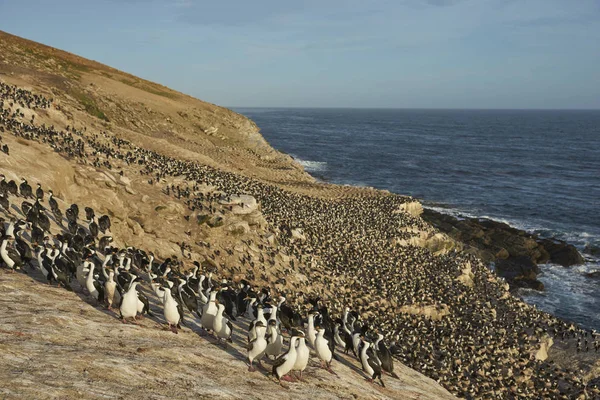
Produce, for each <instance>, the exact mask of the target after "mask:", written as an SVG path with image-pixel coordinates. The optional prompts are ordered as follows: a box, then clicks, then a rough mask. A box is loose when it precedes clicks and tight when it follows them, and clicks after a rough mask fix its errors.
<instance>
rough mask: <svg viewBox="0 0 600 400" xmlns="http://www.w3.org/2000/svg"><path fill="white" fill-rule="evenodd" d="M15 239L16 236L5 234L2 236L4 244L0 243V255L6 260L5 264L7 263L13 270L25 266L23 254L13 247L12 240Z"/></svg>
mask: <svg viewBox="0 0 600 400" xmlns="http://www.w3.org/2000/svg"><path fill="white" fill-rule="evenodd" d="M14 239H15V238H14V237H13V236H9V235H5V236H4V237H3V238H2V244H0V257H1V258H2V261H4V264H6V266H7V267H8V268H10V270H11V271H15V270H19V269H21V267H22V266H23V261H22V260H21V256H20V255H19V253H18V252H17V251H16V250H15V249H14V248H13V247H12V241H13V240H14ZM9 242H10V243H11V246H10V247H9V246H8V245H9Z"/></svg>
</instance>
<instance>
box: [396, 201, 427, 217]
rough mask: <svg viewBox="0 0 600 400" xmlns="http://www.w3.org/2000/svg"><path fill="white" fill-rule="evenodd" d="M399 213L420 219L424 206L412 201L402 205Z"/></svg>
mask: <svg viewBox="0 0 600 400" xmlns="http://www.w3.org/2000/svg"><path fill="white" fill-rule="evenodd" d="M398 212H405V213H407V214H410V215H412V216H414V217H418V216H420V215H421V214H422V213H423V206H422V205H421V203H419V202H418V201H410V202H407V203H402V204H401V205H400V209H399V210H397V211H396V213H398Z"/></svg>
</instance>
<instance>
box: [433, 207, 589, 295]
mask: <svg viewBox="0 0 600 400" xmlns="http://www.w3.org/2000/svg"><path fill="white" fill-rule="evenodd" d="M422 217H423V219H424V220H425V221H427V222H429V223H430V224H432V225H433V226H435V227H436V228H437V229H439V230H440V231H441V232H444V233H446V234H447V235H448V236H450V237H451V238H452V239H454V240H456V241H457V242H460V246H461V249H462V250H463V251H466V252H468V253H470V254H474V255H476V256H477V257H478V258H479V259H481V260H482V261H484V262H486V263H488V264H490V263H493V264H494V268H495V271H496V273H497V274H498V275H499V276H501V277H503V278H505V279H506V280H507V282H508V283H509V284H510V285H511V287H513V288H519V287H527V288H531V289H536V290H544V285H543V283H542V282H540V281H539V280H537V275H538V274H539V273H540V269H539V267H538V265H539V264H546V263H553V264H558V265H562V266H563V267H570V266H573V265H578V264H582V263H583V262H584V259H583V257H582V255H581V254H580V253H579V251H578V250H577V248H575V246H573V245H571V244H568V243H565V242H563V241H560V240H555V239H548V238H540V237H538V236H537V235H534V234H531V233H528V232H525V231H523V230H520V229H516V228H513V227H511V226H509V225H508V224H505V223H503V222H498V221H493V220H490V219H485V218H468V217H460V218H457V217H454V216H452V215H448V214H443V213H440V212H438V211H434V210H431V209H427V208H426V209H424V211H423V214H422Z"/></svg>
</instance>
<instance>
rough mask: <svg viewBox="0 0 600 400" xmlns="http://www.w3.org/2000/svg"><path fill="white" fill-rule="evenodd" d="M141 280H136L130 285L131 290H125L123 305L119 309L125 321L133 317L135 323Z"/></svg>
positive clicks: (122, 319)
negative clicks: (138, 287) (138, 289)
mask: <svg viewBox="0 0 600 400" xmlns="http://www.w3.org/2000/svg"><path fill="white" fill-rule="evenodd" d="M138 284H139V282H138V281H137V280H134V281H133V282H132V283H131V285H130V286H129V290H128V291H127V292H125V294H124V295H123V298H122V299H121V306H120V307H119V311H120V313H121V321H122V322H123V323H125V322H126V321H125V319H126V318H131V319H133V321H134V322H133V323H134V324H135V317H136V315H137V310H138V301H139V300H138V294H137V285H138Z"/></svg>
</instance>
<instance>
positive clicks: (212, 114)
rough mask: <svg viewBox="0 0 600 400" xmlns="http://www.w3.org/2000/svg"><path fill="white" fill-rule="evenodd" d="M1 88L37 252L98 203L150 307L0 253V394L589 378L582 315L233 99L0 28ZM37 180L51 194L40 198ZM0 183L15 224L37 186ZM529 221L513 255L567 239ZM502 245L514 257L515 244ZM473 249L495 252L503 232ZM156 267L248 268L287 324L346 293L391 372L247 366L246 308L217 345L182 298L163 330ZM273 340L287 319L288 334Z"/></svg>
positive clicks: (468, 388) (232, 394)
mask: <svg viewBox="0 0 600 400" xmlns="http://www.w3.org/2000/svg"><path fill="white" fill-rule="evenodd" d="M0 89H1V90H0V94H1V97H2V98H1V102H0V106H1V107H0V137H1V143H0V145H1V146H2V148H3V149H4V150H5V151H4V150H3V152H1V153H0V173H2V174H3V175H4V176H5V178H6V179H5V181H6V182H8V183H6V185H9V181H14V182H17V183H14V182H13V183H14V184H15V185H18V184H19V183H20V182H23V181H28V182H29V183H30V184H31V185H32V186H34V190H35V185H36V184H37V183H39V184H40V185H41V188H42V189H43V190H44V191H45V193H46V197H45V198H44V199H43V200H42V201H40V203H39V204H40V206H41V207H43V210H41V211H39V215H38V216H37V217H36V218H38V217H39V218H41V220H43V221H48V229H47V230H46V231H44V232H43V235H46V236H47V240H46V238H43V239H41V238H39V239H38V240H37V241H36V240H33V236H34V235H38V236H39V231H37V232H36V231H35V230H34V226H33V225H34V224H33V223H32V222H31V221H30V223H29V224H25V225H23V226H22V230H23V232H24V233H20V234H19V235H21V239H23V241H25V242H26V243H29V244H30V245H31V246H32V247H34V248H35V249H39V248H40V247H42V248H43V249H44V251H48V252H49V253H52V252H53V251H58V250H57V248H58V249H63V247H64V246H65V243H66V244H67V246H66V248H67V250H65V251H66V252H68V253H69V254H71V255H73V257H75V258H76V257H81V254H79V255H78V254H76V253H77V252H75V254H74V253H73V248H79V246H78V245H77V243H80V241H81V240H82V239H81V238H86V239H85V240H88V239H89V238H88V233H90V234H91V230H92V228H91V227H90V226H89V225H88V222H86V221H84V220H83V217H81V218H80V219H79V220H78V221H77V220H76V219H75V221H73V208H72V206H70V205H72V204H77V205H78V207H79V209H80V210H82V214H83V210H84V208H85V207H91V208H93V209H94V210H95V212H96V214H97V215H103V216H109V217H110V220H111V221H112V225H111V226H110V227H109V229H108V230H107V231H106V233H104V234H103V235H99V236H98V237H97V238H93V237H92V238H91V239H89V240H88V242H89V243H88V247H90V248H93V249H96V251H97V254H98V257H99V258H101V259H103V260H104V261H106V259H107V258H108V254H111V252H113V253H112V254H120V255H122V258H121V260H124V259H125V258H126V257H130V259H134V260H135V262H133V264H134V265H133V266H132V267H131V271H134V272H135V274H137V276H138V277H139V278H140V286H139V288H140V292H141V293H143V294H145V295H146V296H147V298H148V299H149V304H148V308H149V310H150V311H151V313H152V315H150V314H147V315H146V317H145V318H144V319H143V320H141V321H139V322H138V325H130V324H123V323H121V321H120V320H119V312H118V310H117V312H114V311H111V310H109V309H107V307H106V305H105V304H104V303H102V302H100V301H98V298H97V297H94V295H93V293H94V292H93V287H92V286H89V288H91V289H92V290H86V288H84V287H83V286H82V285H80V284H79V282H78V280H77V279H75V278H73V279H69V277H65V276H63V277H62V278H61V281H60V282H56V281H52V280H48V277H49V275H47V276H44V275H43V274H42V271H43V269H42V268H41V267H40V265H39V264H38V260H36V259H34V258H35V257H31V259H30V261H28V262H25V263H24V265H23V268H22V269H21V271H24V272H26V274H25V273H20V272H12V271H13V270H14V268H11V267H10V266H9V265H8V264H7V263H6V262H4V263H3V265H2V267H1V268H0V293H3V294H4V295H3V296H1V299H0V309H1V310H2V315H3V326H2V329H0V380H1V381H2V385H1V386H0V393H1V394H2V396H4V397H6V398H140V399H142V398H143V399H147V398H164V397H172V398H186V397H200V398H202V397H210V398H245V399H246V398H261V399H265V398H277V399H281V398H299V397H303V396H304V397H310V398H315V399H325V398H348V399H351V398H358V399H363V398H365V399H371V398H381V399H399V398H406V399H444V398H453V397H454V396H457V397H460V398H467V399H517V398H523V399H534V398H548V399H552V398H556V399H572V398H581V399H594V398H598V396H600V389H598V376H599V367H600V360H599V357H598V356H599V354H600V353H598V350H597V349H598V347H599V345H598V339H599V338H598V336H597V334H596V333H595V332H590V331H586V330H583V329H581V328H579V327H577V326H576V325H574V324H571V323H569V322H566V321H563V320H560V319H558V318H555V317H553V316H551V315H549V314H547V313H544V312H542V311H540V310H538V309H536V308H535V307H532V306H529V305H527V304H525V303H523V302H522V301H521V300H520V299H518V298H517V297H515V296H513V295H512V294H511V292H510V291H509V286H508V285H507V284H506V282H505V281H504V280H502V279H499V278H498V276H497V275H496V274H494V273H493V272H492V271H490V269H489V268H488V267H487V262H488V261H489V260H490V259H489V258H487V257H488V256H487V255H486V254H484V253H483V252H482V253H481V254H479V253H477V252H474V251H473V248H474V246H472V245H470V244H466V243H463V242H461V241H459V239H458V238H456V239H455V238H453V236H452V233H445V230H444V229H442V228H440V227H437V226H436V224H435V223H434V222H428V220H427V212H426V213H425V216H424V215H423V209H422V207H421V205H420V204H419V202H417V201H415V200H414V199H412V198H410V197H407V196H401V195H397V194H393V193H389V192H386V191H379V190H374V189H370V188H357V187H348V186H338V185H332V184H327V183H321V182H317V181H315V179H313V178H312V177H311V176H310V175H308V174H307V173H306V172H305V171H304V170H303V169H302V167H301V166H300V165H299V164H297V163H296V162H294V160H293V159H292V158H291V157H289V156H287V155H285V154H282V153H280V152H278V151H276V150H274V149H272V148H271V147H270V146H269V144H268V143H267V142H266V141H265V140H264V139H263V138H262V136H261V135H260V132H259V129H258V127H257V126H256V125H255V124H254V123H253V122H252V121H250V120H248V119H247V118H245V117H243V116H241V115H239V114H236V113H234V112H232V111H230V110H227V109H224V108H222V107H218V106H216V105H213V104H209V103H206V102H202V101H200V100H197V99H194V98H192V97H190V96H187V95H184V94H182V93H179V92H176V91H173V90H171V89H169V88H166V87H164V86H161V85H158V84H156V83H152V82H148V81H145V80H143V79H140V78H137V77H135V76H132V75H129V74H126V73H123V72H121V71H118V70H115V69H113V68H110V67H107V66H105V65H102V64H100V63H97V62H94V61H90V60H86V59H83V58H81V57H78V56H75V55H73V54H70V53H66V52H63V51H61V50H58V49H55V48H52V47H47V46H44V45H41V44H38V43H34V42H31V41H28V40H24V39H21V38H18V37H15V36H12V35H9V34H6V33H2V32H0ZM3 187H4V186H3ZM7 187H8V186H7ZM49 190H52V191H53V193H54V196H55V197H54V200H55V201H56V207H57V208H58V209H59V210H62V212H60V213H59V212H55V209H54V208H53V207H52V206H51V205H50V202H49V199H48V191H49ZM0 197H2V204H0V207H1V208H0V217H2V218H3V219H4V221H3V223H2V228H4V229H5V237H4V239H3V240H7V241H9V240H10V241H12V240H13V239H14V237H11V236H14V234H13V235H10V234H9V233H10V232H9V231H10V226H11V225H10V222H11V221H13V222H14V221H16V220H18V219H23V220H25V219H27V218H28V217H29V211H31V207H30V206H29V205H26V204H24V202H31V201H34V200H32V199H31V198H25V197H24V195H23V194H22V193H20V192H19V191H18V190H16V191H14V190H8V189H7V190H6V192H4V193H2V196H0ZM44 210H45V211H44ZM51 210H52V211H51ZM68 210H71V211H70V212H69V215H67V211H68ZM447 224H448V225H449V226H451V225H452V223H451V222H447ZM13 226H14V225H13ZM478 229H480V230H482V231H483V228H478ZM71 231H73V232H75V233H72V234H71V233H70V232H71ZM80 232H81V235H80V234H79V233H80ZM473 232H475V228H473ZM67 234H70V235H71V236H68V235H67ZM486 234H489V233H486V232H485V231H484V236H485V235H486ZM477 235H480V234H479V233H477V234H475V233H474V234H473V237H476V236H477ZM494 235H499V236H501V237H503V236H502V235H506V241H510V240H512V239H509V237H510V235H509V234H508V233H506V234H504V233H494ZM74 236H80V239H78V240H79V242H78V241H76V240H75V239H74ZM529 239H530V238H525V239H523V240H529ZM461 240H464V241H465V242H468V241H469V240H473V241H475V239H470V236H469V237H467V236H464V237H463V238H462V239H461ZM533 241H534V242H535V246H534V245H533V244H532V243H531V241H529V242H528V243H529V244H528V245H527V246H531V249H529V250H531V251H530V252H529V253H526V254H523V255H522V256H526V257H530V258H531V257H533V255H534V254H536V258H535V260H533V259H532V262H540V260H542V259H544V257H549V258H548V259H551V257H556V258H555V259H556V260H558V259H561V258H562V256H561V252H562V250H561V251H558V250H557V249H554V250H552V248H551V247H547V246H549V245H540V244H539V243H537V241H536V240H535V239H533ZM36 246H37V247H36ZM46 246H47V247H46ZM519 246H521V247H524V248H525V247H526V245H525V244H515V246H513V247H514V248H519ZM539 246H542V247H541V248H540V247H539ZM502 248H504V250H506V253H508V255H507V256H506V257H504V258H505V259H510V258H511V256H512V255H513V254H512V253H510V251H512V250H511V249H512V247H511V249H509V248H507V247H502ZM542 248H543V249H544V251H545V253H544V252H542ZM35 249H34V250H35ZM80 250H81V249H80ZM550 250H552V251H550ZM486 251H488V253H487V254H488V255H489V257H494V258H495V259H496V258H500V257H498V254H499V253H500V255H501V256H505V253H504V252H502V251H501V248H500V247H498V248H497V250H496V249H491V248H490V249H489V250H486ZM515 251H516V250H515ZM536 252H537V253H536ZM11 254H14V253H11ZM527 254H528V255H527ZM150 255H151V257H150ZM519 256H521V255H520V253H517V252H515V253H514V257H519ZM55 257H59V259H61V257H62V256H58V255H56V256H55ZM3 259H4V258H3ZM566 259H569V258H566ZM41 264H42V266H43V265H44V262H43V259H42V263H41ZM107 265H108V264H107ZM101 266H102V265H101ZM195 266H197V267H195ZM121 267H122V266H119V265H116V266H114V268H113V271H114V270H119V269H121ZM167 270H168V271H167ZM193 271H195V272H193ZM152 273H160V274H161V275H162V276H161V278H164V279H166V280H169V279H172V280H179V279H181V280H183V281H185V280H186V279H188V280H189V279H191V278H193V277H194V274H195V273H197V274H201V275H202V276H204V277H210V279H212V282H213V283H214V285H215V287H216V286H217V285H218V286H219V287H221V288H222V289H223V290H234V289H235V290H238V292H237V293H238V294H239V289H238V288H239V287H240V286H244V285H247V286H251V287H253V288H255V289H256V291H257V292H260V293H264V292H263V291H266V292H269V293H271V294H272V296H273V298H275V299H276V298H277V297H278V296H280V295H281V296H284V297H285V299H286V300H285V304H286V305H289V307H290V309H291V310H292V311H293V312H295V313H297V314H298V315H301V316H302V320H301V321H299V322H298V323H297V327H298V328H304V326H305V323H306V322H307V315H308V312H309V311H311V310H313V309H314V307H315V305H317V304H318V306H319V307H320V310H321V311H322V312H323V313H326V314H329V315H330V316H331V318H332V320H335V321H338V319H341V318H343V316H344V315H345V310H346V308H347V307H348V308H349V309H350V310H352V315H353V316H354V317H353V318H355V328H356V327H359V328H360V329H364V331H365V335H364V336H365V340H371V341H374V338H375V337H377V336H378V335H379V334H381V335H382V336H383V338H384V339H383V343H384V344H385V346H386V347H387V348H389V350H390V352H391V353H392V354H393V357H394V360H395V365H396V369H395V373H396V375H397V378H394V377H392V376H390V375H389V374H384V376H383V381H384V382H385V387H383V386H382V385H380V384H374V383H371V382H368V381H367V380H365V378H369V376H367V375H365V372H364V368H363V365H361V363H360V362H359V361H358V360H357V358H356V357H354V356H353V355H352V352H349V354H344V352H343V349H342V347H340V346H337V347H336V349H335V354H336V358H335V359H334V360H333V362H332V368H333V371H334V372H335V374H332V373H330V372H328V371H327V370H325V369H323V368H320V366H319V357H317V355H315V352H312V353H311V358H310V361H309V363H308V367H307V369H306V375H305V382H295V383H290V384H289V385H288V386H287V390H285V389H282V388H280V387H279V386H277V385H276V380H274V379H273V376H272V375H268V374H267V373H266V372H264V371H263V372H250V371H248V369H247V367H248V365H247V361H246V356H247V350H246V344H247V340H246V335H247V330H248V323H249V322H250V320H251V319H252V318H253V317H248V316H244V315H239V316H238V317H239V318H238V319H237V320H236V321H233V324H232V327H233V335H232V341H233V343H232V344H228V345H227V347H226V348H223V347H222V346H220V345H217V342H216V340H215V339H214V338H213V337H210V336H207V335H205V334H203V330H202V329H201V328H200V325H199V323H200V319H199V318H198V316H197V315H196V314H197V313H193V312H188V310H187V309H186V310H185V311H184V312H182V313H183V315H184V319H185V322H186V324H185V326H182V328H181V329H177V328H175V329H171V330H169V329H167V328H166V327H165V325H167V323H169V324H170V322H169V321H168V319H167V317H166V313H163V304H162V302H161V300H160V298H159V297H158V294H157V293H156V292H155V291H154V290H153V288H154V286H153V285H154V284H156V282H155V280H154V278H152V275H151V274H152ZM91 275H92V278H91V279H92V280H93V279H96V278H95V277H94V276H93V274H91ZM100 275H101V274H100ZM89 276H90V275H88V277H89ZM130 279H132V278H130ZM207 279H208V278H207ZM49 282H50V283H52V285H49ZM244 282H245V283H244ZM86 287H87V286H86ZM225 288H227V289H225ZM69 289H70V290H69ZM235 290H234V291H235ZM198 297H200V296H198ZM198 301H200V300H198ZM113 310H114V309H113ZM338 323H339V322H338ZM170 328H172V327H170ZM173 331H175V332H178V334H174V333H173ZM288 343H289V340H288V337H287V336H286V339H285V348H286V350H287V347H288V346H289V345H288ZM265 364H267V366H268V367H269V369H270V367H271V365H270V364H269V363H268V362H266V363H265ZM274 381H275V382H274Z"/></svg>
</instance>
